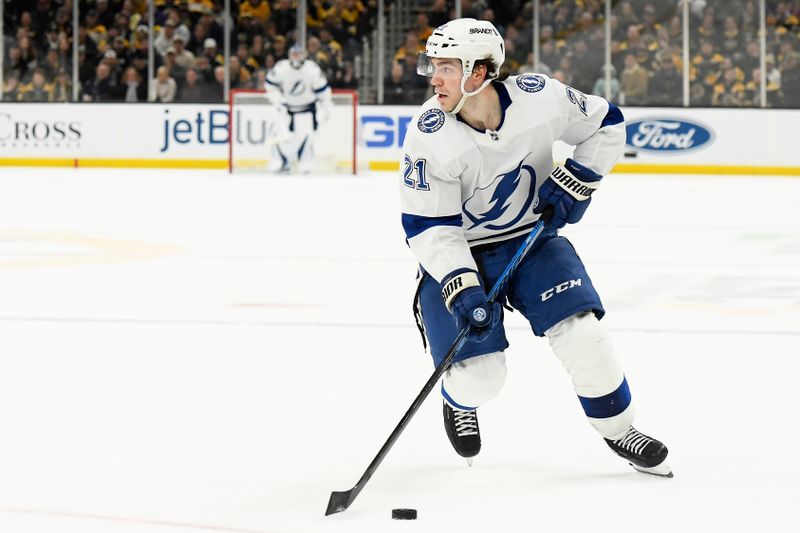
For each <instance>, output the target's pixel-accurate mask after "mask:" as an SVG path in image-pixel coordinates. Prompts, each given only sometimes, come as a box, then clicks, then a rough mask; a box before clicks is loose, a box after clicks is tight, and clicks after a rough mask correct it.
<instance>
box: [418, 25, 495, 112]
mask: <svg viewBox="0 0 800 533" xmlns="http://www.w3.org/2000/svg"><path fill="white" fill-rule="evenodd" d="M433 58H441V59H460V60H461V67H462V70H463V72H464V76H463V78H462V79H461V92H462V93H463V94H464V96H463V97H462V98H461V101H460V102H459V103H458V105H457V106H456V108H455V109H454V110H453V111H452V112H453V113H458V111H459V110H460V109H461V106H463V105H464V101H465V99H466V97H468V96H473V95H475V94H478V93H479V92H481V91H482V90H483V89H484V87H486V86H487V85H488V84H489V82H491V81H492V80H493V79H495V78H497V77H498V76H499V75H500V66H501V65H502V64H503V62H504V61H505V60H506V49H505V44H504V42H503V38H502V37H501V36H500V33H499V32H498V31H497V28H495V27H494V24H492V23H491V22H489V21H486V20H475V19H471V18H465V19H456V20H451V21H450V22H448V23H447V24H444V25H442V26H439V27H438V28H436V29H435V30H433V33H432V34H431V36H430V37H428V41H427V42H426V43H425V53H422V54H420V57H419V61H418V63H417V74H420V75H422V76H433V72H434V69H433V63H432V62H431V59H433ZM481 59H491V60H492V63H494V66H495V68H494V70H493V71H491V72H487V73H486V80H485V81H484V82H483V85H481V86H480V87H479V88H478V90H476V91H473V92H470V93H468V92H466V90H465V89H464V83H465V82H466V81H467V79H468V78H469V76H470V74H472V69H473V68H474V67H475V62H476V61H480V60H481Z"/></svg>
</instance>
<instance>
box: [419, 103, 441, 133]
mask: <svg viewBox="0 0 800 533" xmlns="http://www.w3.org/2000/svg"><path fill="white" fill-rule="evenodd" d="M443 124H444V112H443V111H442V110H441V109H428V110H427V111H425V112H424V113H423V114H422V116H421V117H419V120H418V121H417V127H418V128H419V131H421V132H422V133H433V132H434V131H439V128H441V127H442V125H443Z"/></svg>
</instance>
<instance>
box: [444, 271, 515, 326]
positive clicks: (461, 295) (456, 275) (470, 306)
mask: <svg viewBox="0 0 800 533" xmlns="http://www.w3.org/2000/svg"><path fill="white" fill-rule="evenodd" d="M442 299H443V300H444V303H445V306H447V310H448V311H450V313H452V315H453V320H454V322H455V324H456V329H458V330H459V331H461V330H462V329H463V328H464V326H466V325H467V323H468V322H469V323H470V324H472V331H471V332H470V335H469V338H470V340H472V341H474V342H483V341H485V340H486V339H488V338H489V335H490V334H491V332H492V330H493V329H494V328H495V327H496V326H497V325H498V324H499V323H500V318H501V316H502V309H501V307H500V304H498V303H489V301H488V300H487V298H486V292H484V290H483V285H481V281H480V279H479V278H478V274H477V273H476V272H475V271H473V270H466V269H461V270H456V271H455V272H452V273H451V274H449V275H448V276H446V277H445V279H444V280H443V281H442Z"/></svg>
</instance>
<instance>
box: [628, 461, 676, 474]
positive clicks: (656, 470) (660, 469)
mask: <svg viewBox="0 0 800 533" xmlns="http://www.w3.org/2000/svg"><path fill="white" fill-rule="evenodd" d="M628 464H629V465H631V466H632V467H633V469H634V470H636V471H638V472H642V473H643V474H651V475H653V476H659V477H672V470H670V469H669V467H668V466H667V464H666V463H661V464H660V465H656V466H653V467H650V468H648V467H646V466H637V465H635V464H633V463H628Z"/></svg>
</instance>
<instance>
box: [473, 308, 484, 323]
mask: <svg viewBox="0 0 800 533" xmlns="http://www.w3.org/2000/svg"><path fill="white" fill-rule="evenodd" d="M472 318H474V319H475V320H476V321H478V322H483V321H484V320H486V310H485V309H484V308H483V307H478V308H477V309H475V310H474V311H473V312H472Z"/></svg>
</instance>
